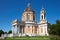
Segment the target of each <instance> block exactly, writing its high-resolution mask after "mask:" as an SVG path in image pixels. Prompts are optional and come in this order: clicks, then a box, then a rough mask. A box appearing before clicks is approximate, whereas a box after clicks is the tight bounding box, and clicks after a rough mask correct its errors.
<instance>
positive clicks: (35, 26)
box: [12, 3, 49, 36]
mask: <svg viewBox="0 0 60 40" xmlns="http://www.w3.org/2000/svg"><path fill="white" fill-rule="evenodd" d="M39 15H40V21H39V23H37V22H36V12H35V11H34V9H33V8H32V7H31V5H30V3H28V5H27V7H26V8H25V9H24V11H23V13H22V20H21V21H19V20H17V19H16V20H13V21H12V35H13V36H48V35H49V34H48V28H49V23H48V21H47V20H46V11H45V9H44V7H42V9H41V10H40V14H39Z"/></svg>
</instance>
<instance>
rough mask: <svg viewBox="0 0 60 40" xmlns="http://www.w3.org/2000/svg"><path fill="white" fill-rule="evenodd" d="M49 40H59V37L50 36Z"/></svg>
mask: <svg viewBox="0 0 60 40" xmlns="http://www.w3.org/2000/svg"><path fill="white" fill-rule="evenodd" d="M50 40H60V36H57V35H50Z"/></svg>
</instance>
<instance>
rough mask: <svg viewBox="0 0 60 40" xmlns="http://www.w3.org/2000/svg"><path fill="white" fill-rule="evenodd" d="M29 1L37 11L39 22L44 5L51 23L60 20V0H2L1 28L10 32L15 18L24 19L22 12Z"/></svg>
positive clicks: (0, 8)
mask: <svg viewBox="0 0 60 40" xmlns="http://www.w3.org/2000/svg"><path fill="white" fill-rule="evenodd" d="M28 2H30V4H31V7H32V8H33V9H34V10H35V12H36V21H37V22H38V23H39V22H40V11H41V8H42V5H43V6H44V8H45V10H46V19H47V21H48V22H49V23H51V24H54V23H55V21H56V20H57V19H59V20H60V0H0V30H3V31H4V32H8V31H9V30H11V29H12V21H13V20H15V19H18V20H20V21H22V14H23V11H24V9H25V8H26V7H27V4H28Z"/></svg>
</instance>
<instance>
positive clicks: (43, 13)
mask: <svg viewBox="0 0 60 40" xmlns="http://www.w3.org/2000/svg"><path fill="white" fill-rule="evenodd" d="M40 23H46V11H45V9H44V7H42V9H41V11H40Z"/></svg>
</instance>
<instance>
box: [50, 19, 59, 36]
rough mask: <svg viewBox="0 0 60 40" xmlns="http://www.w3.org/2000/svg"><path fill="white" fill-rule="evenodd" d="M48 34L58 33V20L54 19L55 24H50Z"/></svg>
mask: <svg viewBox="0 0 60 40" xmlns="http://www.w3.org/2000/svg"><path fill="white" fill-rule="evenodd" d="M49 34H53V35H60V21H59V20H56V24H52V25H51V26H50V31H49Z"/></svg>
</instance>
